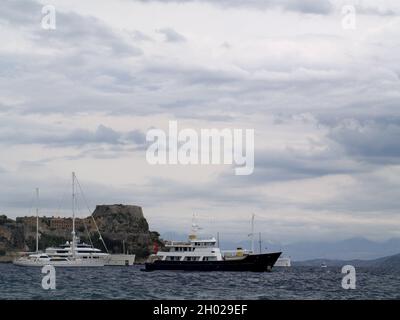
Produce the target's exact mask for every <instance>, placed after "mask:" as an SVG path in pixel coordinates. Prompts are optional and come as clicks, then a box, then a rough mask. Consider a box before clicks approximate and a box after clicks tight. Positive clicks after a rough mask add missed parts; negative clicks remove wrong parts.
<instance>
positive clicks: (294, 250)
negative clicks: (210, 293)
mask: <svg viewBox="0 0 400 320" xmlns="http://www.w3.org/2000/svg"><path fill="white" fill-rule="evenodd" d="M161 237H162V238H163V239H168V240H186V239H187V235H185V234H181V233H175V232H164V233H162V234H161ZM220 247H221V249H225V250H233V249H236V248H238V247H241V248H246V249H250V247H251V241H250V239H246V240H244V241H238V242H235V241H229V240H226V239H225V238H224V237H223V236H221V241H220ZM254 247H255V248H254V249H255V250H256V252H258V251H259V247H260V246H259V243H258V241H257V239H255V245H254ZM261 248H262V250H263V251H282V252H283V254H284V255H285V256H290V257H291V258H292V260H294V261H302V260H313V259H324V260H327V259H331V260H355V259H359V260H371V259H377V258H380V257H387V256H392V255H396V254H398V253H400V238H392V239H389V240H387V241H384V242H377V241H371V240H368V239H365V238H351V239H346V240H340V241H331V242H328V241H319V242H317V241H309V242H297V243H291V244H286V245H282V244H279V243H272V242H267V241H263V242H262V245H261Z"/></svg>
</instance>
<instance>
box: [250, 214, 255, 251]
mask: <svg viewBox="0 0 400 320" xmlns="http://www.w3.org/2000/svg"><path fill="white" fill-rule="evenodd" d="M250 235H251V253H254V213H253V215H252V216H251V234H250Z"/></svg>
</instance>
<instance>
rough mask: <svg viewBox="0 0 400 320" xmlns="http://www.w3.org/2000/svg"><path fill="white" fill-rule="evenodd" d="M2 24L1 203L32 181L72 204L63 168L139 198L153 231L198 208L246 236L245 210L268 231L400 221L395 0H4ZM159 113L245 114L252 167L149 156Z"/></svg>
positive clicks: (0, 206) (325, 235) (118, 199)
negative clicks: (240, 169)
mask: <svg viewBox="0 0 400 320" xmlns="http://www.w3.org/2000/svg"><path fill="white" fill-rule="evenodd" d="M46 4H51V5H53V6H54V7H55V9H56V29H55V30H45V29H43V28H42V25H41V20H42V17H43V14H42V12H41V10H42V7H43V5H46ZM344 5H352V6H354V7H355V9H356V25H355V29H348V28H343V23H342V22H343V18H344V16H343V14H342V8H343V6H344ZM0 39H1V46H0V148H1V149H0V150H1V151H0V152H1V153H0V182H1V183H0V212H1V213H4V214H7V215H8V216H10V217H16V216H20V215H29V214H32V213H33V211H32V201H33V200H32V199H33V197H34V188H35V187H40V189H41V212H42V214H45V215H69V214H70V212H69V211H68V206H69V204H70V199H69V197H70V174H71V172H72V171H75V172H76V173H77V176H78V179H79V180H80V182H81V185H82V187H83V189H84V192H85V196H86V198H87V199H88V202H89V206H90V207H91V208H93V207H94V205H95V204H103V203H106V204H111V203H125V204H137V205H140V206H142V207H143V209H144V213H145V216H146V217H147V218H148V220H149V222H150V225H151V228H152V229H155V230H159V231H175V232H180V233H185V232H188V231H189V229H190V224H191V218H192V214H193V213H196V214H197V216H198V222H199V224H200V225H201V226H202V227H203V228H204V230H206V231H205V232H207V233H210V234H211V233H215V232H217V231H220V233H222V234H223V235H224V236H225V237H227V238H237V239H238V240H243V239H245V238H246V234H247V233H248V232H249V227H250V223H249V221H250V216H251V214H252V213H253V212H254V213H255V214H256V222H257V223H256V231H257V232H259V231H260V232H263V234H264V237H265V238H268V240H271V241H279V242H294V241H302V240H315V241H317V240H334V239H345V238H348V237H354V236H365V237H368V238H371V239H380V240H383V239H387V238H391V237H397V236H400V212H399V199H400V79H399V77H400V3H399V1H396V0H393V1H389V0H387V1H385V0H381V1H368V0H359V1H356V0H353V1H352V0H346V1H339V0H338V1H335V0H320V1H311V0H303V1H300V0H299V1H297V0H284V1H278V0H250V1H248V0H229V1H228V0H220V1H211V0H209V1H207V0H197V1H196V0H192V1H190V0H175V1H174V0H168V1H145V0H142V1H133V0H114V1H99V0H87V1H78V0H58V1H41V0H5V1H4V0H3V1H2V5H1V8H0ZM169 120H177V121H178V126H179V127H180V128H194V129H196V130H200V129H201V128H232V129H233V128H243V129H247V128H251V129H254V130H255V148H256V150H255V170H254V173H253V174H252V175H250V176H235V175H234V171H233V168H232V167H231V166H229V165H218V166H216V165H214V166H212V165H210V166H204V165H203V166H201V165H198V166H195V165H192V166H180V165H170V166H151V165H149V164H148V163H147V162H146V157H145V152H146V141H145V135H146V132H147V131H148V130H149V129H151V128H164V129H166V128H167V127H168V121H169ZM87 213H88V210H87V209H85V205H84V203H83V204H81V208H80V211H79V214H80V215H81V216H86V215H87Z"/></svg>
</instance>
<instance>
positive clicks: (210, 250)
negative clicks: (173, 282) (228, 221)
mask: <svg viewBox="0 0 400 320" xmlns="http://www.w3.org/2000/svg"><path fill="white" fill-rule="evenodd" d="M216 243H217V240H216V239H215V238H210V239H202V240H200V239H197V237H196V236H195V235H190V236H189V240H188V241H187V242H183V241H166V242H165V247H166V249H167V250H166V251H159V252H157V253H155V254H153V255H151V256H150V261H155V260H161V261H221V260H223V257H222V254H221V250H220V249H219V248H217V247H216Z"/></svg>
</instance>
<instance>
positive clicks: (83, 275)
mask: <svg viewBox="0 0 400 320" xmlns="http://www.w3.org/2000/svg"><path fill="white" fill-rule="evenodd" d="M142 268H143V267H142V266H140V265H135V266H129V267H128V266H127V267H104V268H70V269H68V268H56V277H55V279H56V288H55V289H54V290H52V289H48V290H45V289H43V287H42V279H43V277H44V276H45V274H42V273H41V268H28V267H18V266H14V265H13V264H0V299H29V300H35V299H38V300H40V299H41V300H43V299H46V300H48V299H51V300H53V299H68V300H71V299H79V300H81V299H89V300H90V299H93V300H95V299H133V300H144V299H146V300H148V299H161V300H165V299H185V300H186V299H196V300H206V299H209V300H213V299H223V300H224V299H235V300H236V299H238V300H241V299H254V300H259V299H275V300H281V299H317V300H319V299H323V300H325V299H329V300H332V299H334V300H342V299H348V300H350V299H400V274H399V273H398V272H397V273H396V272H395V271H384V270H378V269H374V268H370V269H368V268H356V278H355V280H356V282H355V289H344V288H343V287H342V279H343V277H344V276H345V275H344V274H342V273H341V268H337V267H328V268H320V267H290V268H274V269H273V271H272V272H265V273H254V272H185V271H153V272H143V271H141V269H142Z"/></svg>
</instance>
